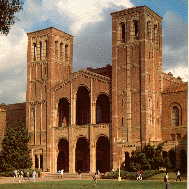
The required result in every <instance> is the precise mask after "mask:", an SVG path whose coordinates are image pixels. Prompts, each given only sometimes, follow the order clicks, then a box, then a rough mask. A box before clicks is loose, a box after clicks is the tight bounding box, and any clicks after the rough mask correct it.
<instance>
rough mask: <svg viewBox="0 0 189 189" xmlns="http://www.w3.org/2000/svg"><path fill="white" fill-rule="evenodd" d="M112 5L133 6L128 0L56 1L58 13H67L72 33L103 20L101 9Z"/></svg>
mask: <svg viewBox="0 0 189 189" xmlns="http://www.w3.org/2000/svg"><path fill="white" fill-rule="evenodd" d="M113 6H124V7H125V8H130V7H133V6H134V5H133V4H132V3H131V2H130V0H103V1H101V0H90V1H88V0H78V1H75V0H60V1H59V2H58V3H57V7H58V10H59V13H60V14H61V13H65V14H69V16H70V17H71V18H72V19H73V21H74V23H73V24H72V25H71V26H70V30H71V31H72V33H73V34H77V33H78V32H79V31H80V30H81V28H82V27H84V26H86V25H87V24H88V23H94V22H99V21H103V20H104V18H103V14H102V13H103V9H105V8H111V7H113Z"/></svg>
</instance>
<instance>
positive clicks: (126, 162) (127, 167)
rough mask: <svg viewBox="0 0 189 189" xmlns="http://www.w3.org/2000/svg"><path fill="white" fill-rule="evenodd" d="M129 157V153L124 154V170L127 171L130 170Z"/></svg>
mask: <svg viewBox="0 0 189 189" xmlns="http://www.w3.org/2000/svg"><path fill="white" fill-rule="evenodd" d="M130 160H131V158H130V156H129V152H125V170H126V171H129V169H130Z"/></svg>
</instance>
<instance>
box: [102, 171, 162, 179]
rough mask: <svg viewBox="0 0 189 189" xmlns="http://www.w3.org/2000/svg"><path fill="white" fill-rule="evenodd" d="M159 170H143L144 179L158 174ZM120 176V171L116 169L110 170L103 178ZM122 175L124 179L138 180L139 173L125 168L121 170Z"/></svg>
mask: <svg viewBox="0 0 189 189" xmlns="http://www.w3.org/2000/svg"><path fill="white" fill-rule="evenodd" d="M158 173H159V171H158V170H151V171H148V170H145V171H143V172H142V179H143V180H145V179H147V178H150V177H152V176H154V175H155V174H158ZM118 176H119V172H118V171H114V172H109V173H108V174H106V175H102V179H117V178H118ZM120 176H121V178H122V179H130V180H136V177H137V173H136V172H127V171H124V170H121V171H120Z"/></svg>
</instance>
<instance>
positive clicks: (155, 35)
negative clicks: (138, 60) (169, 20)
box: [154, 25, 159, 43]
mask: <svg viewBox="0 0 189 189" xmlns="http://www.w3.org/2000/svg"><path fill="white" fill-rule="evenodd" d="M154 42H155V43H158V42H159V40H158V27H157V25H154Z"/></svg>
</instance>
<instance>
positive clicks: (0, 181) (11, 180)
mask: <svg viewBox="0 0 189 189" xmlns="http://www.w3.org/2000/svg"><path fill="white" fill-rule="evenodd" d="M61 180H92V177H91V178H84V179H82V178H81V179H78V178H77V177H76V178H63V179H60V178H59V179H58V178H55V177H52V178H51V177H37V178H36V179H35V181H36V182H46V181H61ZM21 182H33V177H30V179H29V180H28V179H26V181H23V180H22V179H21ZM8 183H20V182H19V179H18V178H14V177H0V184H8Z"/></svg>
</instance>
